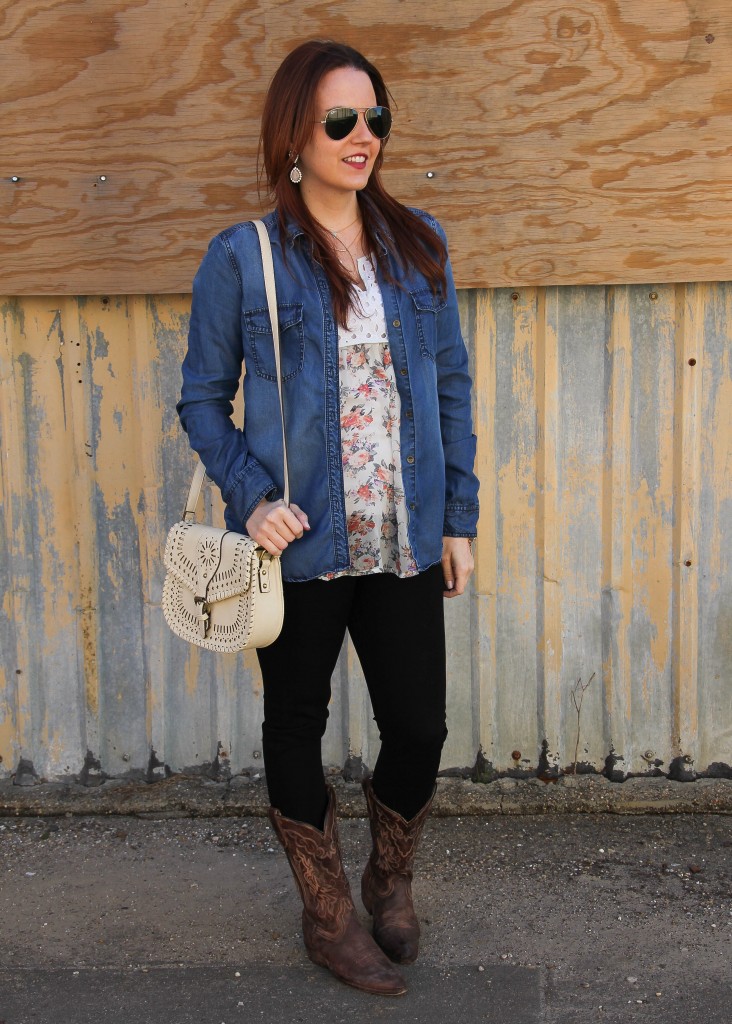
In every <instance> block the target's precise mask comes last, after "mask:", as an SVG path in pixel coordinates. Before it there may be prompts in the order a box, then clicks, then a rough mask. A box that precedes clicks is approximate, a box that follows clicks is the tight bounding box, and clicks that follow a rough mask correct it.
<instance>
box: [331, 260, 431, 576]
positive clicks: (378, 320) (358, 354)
mask: <svg viewBox="0 0 732 1024" xmlns="http://www.w3.org/2000/svg"><path fill="white" fill-rule="evenodd" d="M358 269H359V271H360V274H361V278H362V280H363V283H364V290H363V291H360V292H359V294H358V302H359V305H360V309H358V310H354V311H352V313H351V316H350V319H349V322H348V327H347V328H345V329H344V328H342V327H341V328H339V330H338V356H339V359H338V366H339V375H340V399H341V445H342V459H343V488H344V493H345V502H346V523H347V528H348V545H349V549H350V554H351V567H350V569H346V570H344V571H343V572H340V573H328V574H327V575H325V576H322V577H321V579H327V580H331V579H335V578H336V577H337V576H360V575H364V574H365V573H373V572H391V573H395V574H396V575H397V576H414V575H415V574H416V573H417V571H418V570H417V563H416V561H415V559H414V555H413V554H412V549H411V547H410V544H409V537H408V535H407V509H406V505H405V500H404V487H403V484H402V468H401V451H400V442H399V420H400V402H399V392H398V391H397V387H396V379H395V377H394V368H393V367H392V363H391V353H390V351H389V343H388V341H387V335H386V322H385V319H384V306H383V302H382V299H381V291H380V289H379V285H378V283H377V281H376V274H375V273H374V268H373V265H372V262H371V260H370V259H369V258H368V257H366V256H364V257H362V258H361V259H360V260H359V261H358Z"/></svg>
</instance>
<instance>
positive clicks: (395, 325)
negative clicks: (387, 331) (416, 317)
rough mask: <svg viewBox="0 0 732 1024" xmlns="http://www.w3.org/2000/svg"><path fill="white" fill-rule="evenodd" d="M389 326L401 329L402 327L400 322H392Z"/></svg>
mask: <svg viewBox="0 0 732 1024" xmlns="http://www.w3.org/2000/svg"><path fill="white" fill-rule="evenodd" d="M391 325H392V327H401V326H402V322H401V320H392V322H391Z"/></svg>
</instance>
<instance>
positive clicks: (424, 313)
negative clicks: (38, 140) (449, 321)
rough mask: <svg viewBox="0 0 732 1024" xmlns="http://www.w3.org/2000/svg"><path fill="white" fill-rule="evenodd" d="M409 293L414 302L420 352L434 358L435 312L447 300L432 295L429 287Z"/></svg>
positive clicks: (442, 306) (441, 307) (435, 338)
mask: <svg viewBox="0 0 732 1024" xmlns="http://www.w3.org/2000/svg"><path fill="white" fill-rule="evenodd" d="M409 294H410V295H411V297H412V302H413V303H414V311H415V318H416V324H417V337H418V339H419V349H420V352H421V353H422V355H423V356H428V357H429V358H430V359H433V360H434V359H435V353H436V346H437V314H438V313H439V312H440V310H442V309H444V308H445V306H446V305H447V300H446V299H444V298H443V297H442V296H440V295H434V294H433V293H432V291H431V290H430V289H429V288H420V289H418V290H416V291H411V292H410V293H409Z"/></svg>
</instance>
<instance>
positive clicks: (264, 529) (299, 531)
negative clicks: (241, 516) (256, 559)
mask: <svg viewBox="0 0 732 1024" xmlns="http://www.w3.org/2000/svg"><path fill="white" fill-rule="evenodd" d="M309 529H310V523H309V522H308V517H307V516H306V515H305V513H304V512H303V510H302V509H301V508H298V506H297V505H294V504H292V503H290V507H289V508H287V507H286V506H285V503H284V501H282V499H281V498H280V499H279V501H267V499H266V498H262V500H261V501H260V503H259V504H258V505H257V507H256V508H255V509H254V511H253V512H252V514H251V515H250V516H249V518H248V519H247V521H246V531H247V533H248V534H249V536H250V537H251V538H252V540H254V541H256V542H257V544H259V546H260V547H263V548H264V549H265V551H269V553H270V555H281V554H282V552H283V551H284V550H285V548H286V547H287V545H288V544H289V543H290V542H291V541H293V540H299V539H300V537H302V535H303V532H304V531H305V530H309Z"/></svg>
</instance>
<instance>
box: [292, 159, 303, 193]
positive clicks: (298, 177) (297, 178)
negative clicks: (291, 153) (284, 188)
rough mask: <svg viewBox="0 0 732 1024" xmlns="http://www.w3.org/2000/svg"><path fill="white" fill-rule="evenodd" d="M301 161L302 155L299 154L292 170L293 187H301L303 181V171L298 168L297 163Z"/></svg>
mask: <svg viewBox="0 0 732 1024" xmlns="http://www.w3.org/2000/svg"><path fill="white" fill-rule="evenodd" d="M299 159H300V154H299V153H298V154H297V156H296V157H295V160H294V163H293V165H292V170H291V171H290V181H291V182H292V184H293V185H299V184H300V182H301V181H302V171H301V170H300V168H299V167H298V166H297V161H298V160H299Z"/></svg>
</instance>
